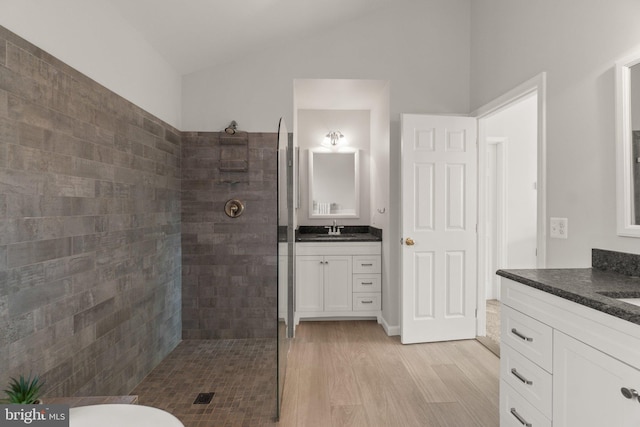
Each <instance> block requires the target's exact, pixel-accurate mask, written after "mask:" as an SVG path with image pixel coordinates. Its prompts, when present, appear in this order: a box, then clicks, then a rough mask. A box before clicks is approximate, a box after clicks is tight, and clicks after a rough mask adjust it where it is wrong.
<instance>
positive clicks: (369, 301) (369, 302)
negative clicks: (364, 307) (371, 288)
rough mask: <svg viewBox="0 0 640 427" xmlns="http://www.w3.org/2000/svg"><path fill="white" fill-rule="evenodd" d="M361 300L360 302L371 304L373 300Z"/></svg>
mask: <svg viewBox="0 0 640 427" xmlns="http://www.w3.org/2000/svg"><path fill="white" fill-rule="evenodd" d="M361 302H362V304H373V301H371V300H368V301H361Z"/></svg>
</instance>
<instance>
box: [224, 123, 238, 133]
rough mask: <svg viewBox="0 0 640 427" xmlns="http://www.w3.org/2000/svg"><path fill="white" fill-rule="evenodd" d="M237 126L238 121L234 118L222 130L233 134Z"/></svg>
mask: <svg viewBox="0 0 640 427" xmlns="http://www.w3.org/2000/svg"><path fill="white" fill-rule="evenodd" d="M237 128H238V123H236V121H235V120H231V123H229V126H227V127H226V128H225V130H224V131H225V132H226V133H228V134H229V135H233V134H234V133H236V129H237Z"/></svg>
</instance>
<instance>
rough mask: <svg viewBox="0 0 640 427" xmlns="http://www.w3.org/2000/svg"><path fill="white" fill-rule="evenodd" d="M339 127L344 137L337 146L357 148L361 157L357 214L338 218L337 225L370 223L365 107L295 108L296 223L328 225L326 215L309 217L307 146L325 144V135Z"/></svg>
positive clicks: (368, 139) (368, 130)
mask: <svg viewBox="0 0 640 427" xmlns="http://www.w3.org/2000/svg"><path fill="white" fill-rule="evenodd" d="M332 130H339V131H340V132H342V133H343V134H344V135H345V137H344V140H342V141H340V143H339V144H338V146H337V147H336V150H337V151H340V150H341V149H349V150H358V152H359V157H360V177H359V179H360V192H359V194H360V217H359V218H357V219H349V218H340V219H338V223H339V224H340V225H369V224H370V217H371V213H370V193H369V188H370V183H369V179H370V178H369V177H370V172H369V170H370V163H371V161H370V158H371V125H370V112H369V111H368V110H298V124H297V132H298V134H297V138H298V146H299V147H300V163H299V168H300V169H299V171H300V181H299V182H300V190H301V191H300V209H298V210H297V215H298V224H299V225H320V226H323V225H329V224H331V220H329V219H326V218H324V219H310V218H309V149H315V148H326V147H325V146H323V145H322V144H323V141H324V136H325V135H326V134H327V133H328V132H329V131H332Z"/></svg>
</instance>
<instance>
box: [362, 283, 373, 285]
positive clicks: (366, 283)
mask: <svg viewBox="0 0 640 427" xmlns="http://www.w3.org/2000/svg"><path fill="white" fill-rule="evenodd" d="M362 284H363V285H368V286H371V285H373V282H362Z"/></svg>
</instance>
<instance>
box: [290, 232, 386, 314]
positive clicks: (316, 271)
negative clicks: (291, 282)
mask: <svg viewBox="0 0 640 427" xmlns="http://www.w3.org/2000/svg"><path fill="white" fill-rule="evenodd" d="M380 253H381V244H380V242H335V243H325V242H319V243H317V242H304V243H297V244H296V314H295V319H296V323H298V321H299V320H300V319H301V318H325V317H336V318H341V317H354V316H355V317H376V318H378V319H379V318H380V309H381V302H382V299H381V274H380V273H381V260H380Z"/></svg>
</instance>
